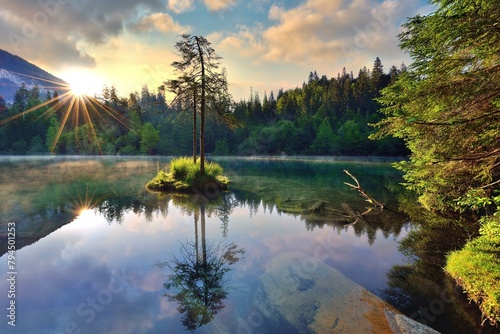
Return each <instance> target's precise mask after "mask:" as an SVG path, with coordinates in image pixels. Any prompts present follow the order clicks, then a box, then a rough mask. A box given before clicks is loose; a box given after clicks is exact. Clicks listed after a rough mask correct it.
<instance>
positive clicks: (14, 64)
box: [0, 49, 68, 102]
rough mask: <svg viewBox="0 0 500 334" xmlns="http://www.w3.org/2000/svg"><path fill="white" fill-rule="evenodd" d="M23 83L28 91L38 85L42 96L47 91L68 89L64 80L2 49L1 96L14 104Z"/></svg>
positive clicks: (0, 65)
mask: <svg viewBox="0 0 500 334" xmlns="http://www.w3.org/2000/svg"><path fill="white" fill-rule="evenodd" d="M23 83H24V84H25V85H26V88H27V89H28V90H29V89H31V88H33V87H34V86H35V85H38V87H39V89H40V93H41V94H45V93H46V92H47V91H50V92H53V91H58V93H61V92H64V91H66V90H67V89H68V88H67V87H68V84H67V83H66V82H64V80H62V79H59V78H58V77H56V76H54V75H52V74H50V73H48V72H47V71H45V70H43V69H41V68H40V67H38V66H36V65H34V64H32V63H30V62H28V61H26V60H24V59H23V58H21V57H19V56H16V55H13V54H11V53H9V52H7V51H5V50H2V49H0V96H1V97H3V99H4V100H5V101H6V102H12V101H13V99H14V94H15V93H16V91H17V90H18V89H19V87H21V85H22V84H23Z"/></svg>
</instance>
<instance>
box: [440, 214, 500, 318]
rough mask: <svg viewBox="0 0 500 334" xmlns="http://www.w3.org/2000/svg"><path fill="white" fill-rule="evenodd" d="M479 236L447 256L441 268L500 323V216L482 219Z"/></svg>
mask: <svg viewBox="0 0 500 334" xmlns="http://www.w3.org/2000/svg"><path fill="white" fill-rule="evenodd" d="M480 233H481V236H479V237H478V238H476V239H473V240H471V241H469V242H468V243H467V244H466V245H465V247H464V248H463V249H461V250H458V251H455V252H452V253H451V254H450V255H449V256H448V259H447V264H446V268H445V269H446V271H447V272H448V273H449V274H450V275H451V276H452V277H453V278H454V279H455V280H456V281H457V283H458V284H459V285H460V286H462V287H463V289H464V290H465V291H466V292H467V295H468V296H469V298H470V299H472V300H473V301H474V302H476V303H477V304H478V305H479V308H480V309H481V311H482V313H483V314H484V316H485V317H486V318H488V319H489V320H490V322H491V323H492V324H495V323H500V284H499V282H500V214H499V213H497V216H494V217H493V218H491V219H488V220H485V221H484V222H483V226H482V227H481V230H480Z"/></svg>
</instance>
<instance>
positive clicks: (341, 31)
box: [220, 0, 412, 64]
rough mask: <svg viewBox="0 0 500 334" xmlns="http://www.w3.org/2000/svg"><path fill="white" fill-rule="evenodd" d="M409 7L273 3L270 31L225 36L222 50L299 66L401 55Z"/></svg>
mask: <svg viewBox="0 0 500 334" xmlns="http://www.w3.org/2000/svg"><path fill="white" fill-rule="evenodd" d="M403 1H404V2H405V4H403ZM409 7H412V6H411V2H410V1H409V0H386V1H384V2H382V3H374V2H372V1H368V0H356V1H344V0H308V1H305V2H303V3H302V4H300V5H299V6H297V7H295V8H291V9H285V8H284V7H283V6H280V5H276V4H273V5H272V6H271V7H270V9H269V13H268V18H269V19H270V20H272V21H274V22H277V23H276V24H273V25H271V26H268V27H267V28H266V29H260V28H259V27H254V28H249V27H241V29H240V31H239V32H237V33H233V34H230V35H226V36H225V37H224V38H223V39H222V40H221V41H220V46H221V47H223V48H232V49H233V50H238V52H240V54H242V55H244V56H248V55H251V54H255V53H260V57H259V59H260V60H263V61H268V62H288V63H298V64H300V63H303V64H305V63H321V62H334V61H335V62H338V61H339V60H342V61H343V62H346V61H347V62H349V61H352V60H353V57H356V56H359V55H361V54H363V55H366V54H371V55H373V54H377V55H380V56H383V55H388V54H395V53H397V54H400V52H399V50H398V46H397V44H398V43H397V38H396V35H397V33H398V32H399V29H400V28H399V26H400V24H401V22H402V21H404V20H405V18H406V13H407V10H408V8H409ZM403 8H405V11H406V12H405V13H403ZM388 46H390V47H389V48H387V47H388ZM373 58H374V57H373Z"/></svg>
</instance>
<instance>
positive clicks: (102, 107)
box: [0, 72, 134, 154]
mask: <svg viewBox="0 0 500 334" xmlns="http://www.w3.org/2000/svg"><path fill="white" fill-rule="evenodd" d="M14 73H15V72H14ZM16 74H18V75H22V76H25V77H28V78H32V79H36V80H40V81H45V82H47V83H49V84H50V85H49V86H46V88H47V89H54V90H55V91H62V94H61V95H59V96H55V97H53V98H51V99H49V100H47V101H44V102H43V103H40V104H38V105H36V106H34V107H31V108H29V109H27V110H25V111H23V112H20V113H17V114H15V115H12V116H10V117H8V118H5V119H3V120H0V125H3V124H5V123H8V122H10V121H13V120H15V119H18V118H20V117H24V116H25V115H28V114H30V113H32V112H34V111H37V110H39V109H40V108H42V107H45V106H47V107H48V108H47V110H46V111H44V112H43V113H42V114H41V115H39V116H38V117H37V118H36V120H35V121H37V120H39V119H41V118H44V119H48V118H50V117H51V116H52V115H54V114H56V113H58V112H60V113H61V115H60V120H61V125H60V127H59V129H58V131H57V134H56V136H55V139H54V142H53V143H52V145H51V150H50V151H51V153H54V151H55V148H56V146H57V143H58V142H59V139H60V138H61V135H62V133H63V130H64V128H65V127H66V126H67V125H68V126H73V127H74V128H75V129H76V128H78V127H79V126H80V125H83V124H88V131H89V141H91V142H95V144H96V145H97V147H98V149H99V152H100V153H101V154H102V150H101V146H100V143H99V140H98V138H97V133H96V129H95V125H94V120H95V119H96V118H97V119H101V120H104V117H103V114H104V113H106V114H107V115H109V116H110V117H111V118H112V119H114V120H115V121H117V122H118V123H120V124H122V125H124V126H125V127H126V128H128V129H129V130H131V131H134V130H133V128H132V123H131V122H129V121H128V120H127V119H126V118H125V117H124V116H123V115H121V114H120V113H118V112H117V111H116V110H114V109H113V108H111V107H110V106H108V105H106V104H104V103H102V102H101V101H99V100H98V99H97V98H96V97H92V96H90V95H87V94H84V93H82V92H83V90H82V89H81V88H73V87H71V86H70V85H67V84H65V85H62V84H61V83H60V82H56V81H51V80H47V79H43V78H37V77H33V76H29V75H25V74H21V73H16ZM51 85H53V86H51Z"/></svg>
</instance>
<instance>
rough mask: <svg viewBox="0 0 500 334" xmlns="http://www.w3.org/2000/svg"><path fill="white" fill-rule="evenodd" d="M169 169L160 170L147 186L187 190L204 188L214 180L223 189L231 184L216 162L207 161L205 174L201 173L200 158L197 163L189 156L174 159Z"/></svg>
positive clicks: (155, 188)
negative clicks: (166, 170) (165, 170)
mask: <svg viewBox="0 0 500 334" xmlns="http://www.w3.org/2000/svg"><path fill="white" fill-rule="evenodd" d="M167 169H168V172H164V171H159V172H158V175H157V176H156V177H155V178H154V179H152V180H151V181H149V182H148V184H147V185H146V187H147V188H148V189H151V190H162V191H174V190H175V191H181V192H186V191H190V190H193V189H194V188H197V189H199V190H204V189H205V186H206V185H207V184H210V183H212V182H214V181H216V182H217V184H218V185H219V188H221V189H226V188H227V185H228V184H229V180H228V179H227V178H226V177H224V176H222V173H223V169H222V167H221V166H220V165H219V164H217V163H216V162H207V161H205V173H204V174H203V175H202V174H201V173H200V161H199V159H198V160H197V162H196V164H195V163H194V162H193V160H192V158H189V157H180V158H176V159H173V160H172V161H171V162H170V164H169V165H168V166H167Z"/></svg>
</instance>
